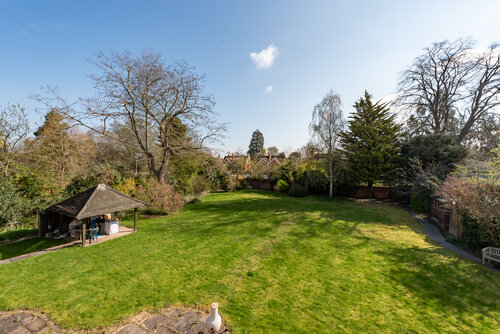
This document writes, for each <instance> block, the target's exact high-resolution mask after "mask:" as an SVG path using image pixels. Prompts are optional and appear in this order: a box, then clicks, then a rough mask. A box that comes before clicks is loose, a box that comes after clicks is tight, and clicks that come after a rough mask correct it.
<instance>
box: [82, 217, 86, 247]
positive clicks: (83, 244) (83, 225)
mask: <svg viewBox="0 0 500 334" xmlns="http://www.w3.org/2000/svg"><path fill="white" fill-rule="evenodd" d="M85 226H86V225H85V221H83V220H82V247H83V246H85V234H87V232H86V231H85Z"/></svg>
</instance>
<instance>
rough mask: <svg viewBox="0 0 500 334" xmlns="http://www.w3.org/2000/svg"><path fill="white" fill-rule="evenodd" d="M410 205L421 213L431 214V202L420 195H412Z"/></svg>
mask: <svg viewBox="0 0 500 334" xmlns="http://www.w3.org/2000/svg"><path fill="white" fill-rule="evenodd" d="M410 204H411V207H412V208H413V209H415V210H416V211H419V212H429V210H430V200H429V198H427V197H424V196H422V195H420V194H411V195H410Z"/></svg>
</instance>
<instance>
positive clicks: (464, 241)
mask: <svg viewBox="0 0 500 334" xmlns="http://www.w3.org/2000/svg"><path fill="white" fill-rule="evenodd" d="M460 219H461V222H462V234H461V235H460V238H459V240H460V242H461V244H460V246H462V247H464V248H466V249H470V250H473V251H480V250H481V249H483V248H484V247H487V246H497V247H498V246H500V240H499V239H497V240H492V239H491V236H490V235H488V231H486V230H485V229H484V228H483V226H482V224H480V223H479V221H478V220H476V219H473V218H471V217H470V216H469V215H468V214H467V213H465V214H463V215H462V216H461V217H460ZM497 236H500V234H498V233H497Z"/></svg>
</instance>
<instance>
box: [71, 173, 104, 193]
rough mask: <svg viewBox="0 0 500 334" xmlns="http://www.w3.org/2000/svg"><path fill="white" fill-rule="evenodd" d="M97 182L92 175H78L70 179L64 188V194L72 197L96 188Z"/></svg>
mask: <svg viewBox="0 0 500 334" xmlns="http://www.w3.org/2000/svg"><path fill="white" fill-rule="evenodd" d="M97 184H98V181H97V179H96V177H95V176H94V175H84V174H79V175H77V176H75V177H74V178H73V179H71V181H70V183H69V184H68V185H67V186H66V189H65V190H66V193H67V194H68V195H70V196H74V195H76V194H78V193H80V192H82V191H85V190H87V189H90V188H92V187H95V186H97Z"/></svg>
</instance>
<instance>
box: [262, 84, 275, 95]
mask: <svg viewBox="0 0 500 334" xmlns="http://www.w3.org/2000/svg"><path fill="white" fill-rule="evenodd" d="M273 90H274V87H273V86H271V85H269V86H266V88H265V89H264V93H266V94H271V93H272V92H273Z"/></svg>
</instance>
